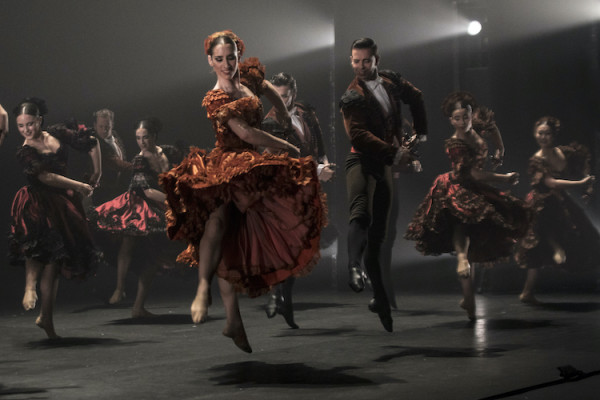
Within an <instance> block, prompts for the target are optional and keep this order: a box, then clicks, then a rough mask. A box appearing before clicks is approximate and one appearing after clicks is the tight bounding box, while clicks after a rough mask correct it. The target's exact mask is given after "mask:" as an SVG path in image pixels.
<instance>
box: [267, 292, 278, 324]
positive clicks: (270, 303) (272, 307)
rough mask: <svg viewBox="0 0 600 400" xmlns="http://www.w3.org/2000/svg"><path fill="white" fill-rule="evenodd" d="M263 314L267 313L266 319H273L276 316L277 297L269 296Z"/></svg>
mask: <svg viewBox="0 0 600 400" xmlns="http://www.w3.org/2000/svg"><path fill="white" fill-rule="evenodd" d="M265 313H267V318H273V317H274V316H275V315H277V296H276V295H274V294H271V295H269V300H267V304H266V305H265Z"/></svg>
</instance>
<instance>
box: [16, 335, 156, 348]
mask: <svg viewBox="0 0 600 400" xmlns="http://www.w3.org/2000/svg"><path fill="white" fill-rule="evenodd" d="M147 343H156V342H154V341H152V340H136V341H130V342H124V341H122V340H119V339H111V338H92V337H62V338H58V339H44V340H36V341H32V342H28V343H26V344H25V346H26V347H27V348H29V349H54V348H66V347H78V346H82V347H83V346H131V345H138V344H147Z"/></svg>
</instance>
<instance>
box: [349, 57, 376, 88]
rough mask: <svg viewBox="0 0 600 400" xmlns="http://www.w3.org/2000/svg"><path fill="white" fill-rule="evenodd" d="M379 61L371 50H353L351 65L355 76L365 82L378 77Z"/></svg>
mask: <svg viewBox="0 0 600 400" xmlns="http://www.w3.org/2000/svg"><path fill="white" fill-rule="evenodd" d="M378 62H379V60H377V58H376V57H375V55H374V54H373V51H372V50H371V49H352V55H351V56H350V65H351V66H352V69H353V70H354V75H356V76H357V77H358V78H359V79H362V80H363V81H369V80H372V79H375V78H376V77H377V64H378Z"/></svg>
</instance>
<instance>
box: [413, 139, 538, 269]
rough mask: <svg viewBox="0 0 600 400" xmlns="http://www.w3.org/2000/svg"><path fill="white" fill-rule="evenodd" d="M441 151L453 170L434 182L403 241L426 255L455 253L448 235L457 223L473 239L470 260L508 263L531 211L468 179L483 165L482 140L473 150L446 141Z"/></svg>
mask: <svg viewBox="0 0 600 400" xmlns="http://www.w3.org/2000/svg"><path fill="white" fill-rule="evenodd" d="M445 149H446V153H447V154H448V157H449V158H450V162H451V165H452V171H450V172H446V173H445V174H442V175H438V177H437V178H436V179H435V181H434V182H433V185H432V186H431V189H429V193H428V194H427V196H426V197H425V199H424V200H423V202H422V203H421V204H420V206H419V207H418V209H417V211H416V213H415V215H414V217H413V219H412V221H411V222H410V224H409V225H408V229H407V231H406V234H405V235H404V237H405V238H406V239H408V240H414V241H416V242H417V243H416V248H417V250H419V251H420V252H421V253H423V254H425V255H440V254H442V253H453V252H454V246H453V244H452V234H453V231H454V228H455V227H456V226H457V225H458V224H461V225H463V226H464V227H465V229H466V234H467V235H468V236H469V237H471V243H470V246H469V254H468V257H469V261H471V262H488V261H499V260H501V259H508V258H509V257H510V256H511V254H512V249H513V246H514V244H515V243H516V241H517V240H518V239H519V238H520V237H522V236H523V235H524V234H525V232H526V230H527V227H528V222H529V213H528V212H527V210H526V209H525V207H524V203H523V201H522V200H520V199H518V198H516V197H514V196H512V195H510V194H508V193H504V192H501V191H499V190H498V189H496V188H494V187H492V186H489V185H487V184H485V183H482V182H478V181H476V180H475V179H473V178H472V177H471V169H472V168H473V167H474V166H478V167H479V166H481V165H483V163H484V162H485V159H486V156H487V147H486V146H485V144H484V143H483V142H482V144H481V145H480V146H479V148H473V147H471V146H470V145H469V144H468V143H467V142H465V141H463V140H461V139H457V138H450V139H447V140H446V142H445Z"/></svg>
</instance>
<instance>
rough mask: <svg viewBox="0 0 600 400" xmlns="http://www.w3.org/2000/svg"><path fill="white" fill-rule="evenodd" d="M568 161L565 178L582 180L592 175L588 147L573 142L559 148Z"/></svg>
mask: <svg viewBox="0 0 600 400" xmlns="http://www.w3.org/2000/svg"><path fill="white" fill-rule="evenodd" d="M559 149H560V150H561V151H562V152H563V154H564V155H565V157H566V159H567V168H566V170H565V171H564V176H565V177H566V178H570V179H581V178H583V177H585V176H587V175H589V174H590V160H591V154H590V151H589V150H588V148H587V147H585V146H583V145H581V144H579V143H577V142H573V143H571V144H569V145H568V146H559Z"/></svg>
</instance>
